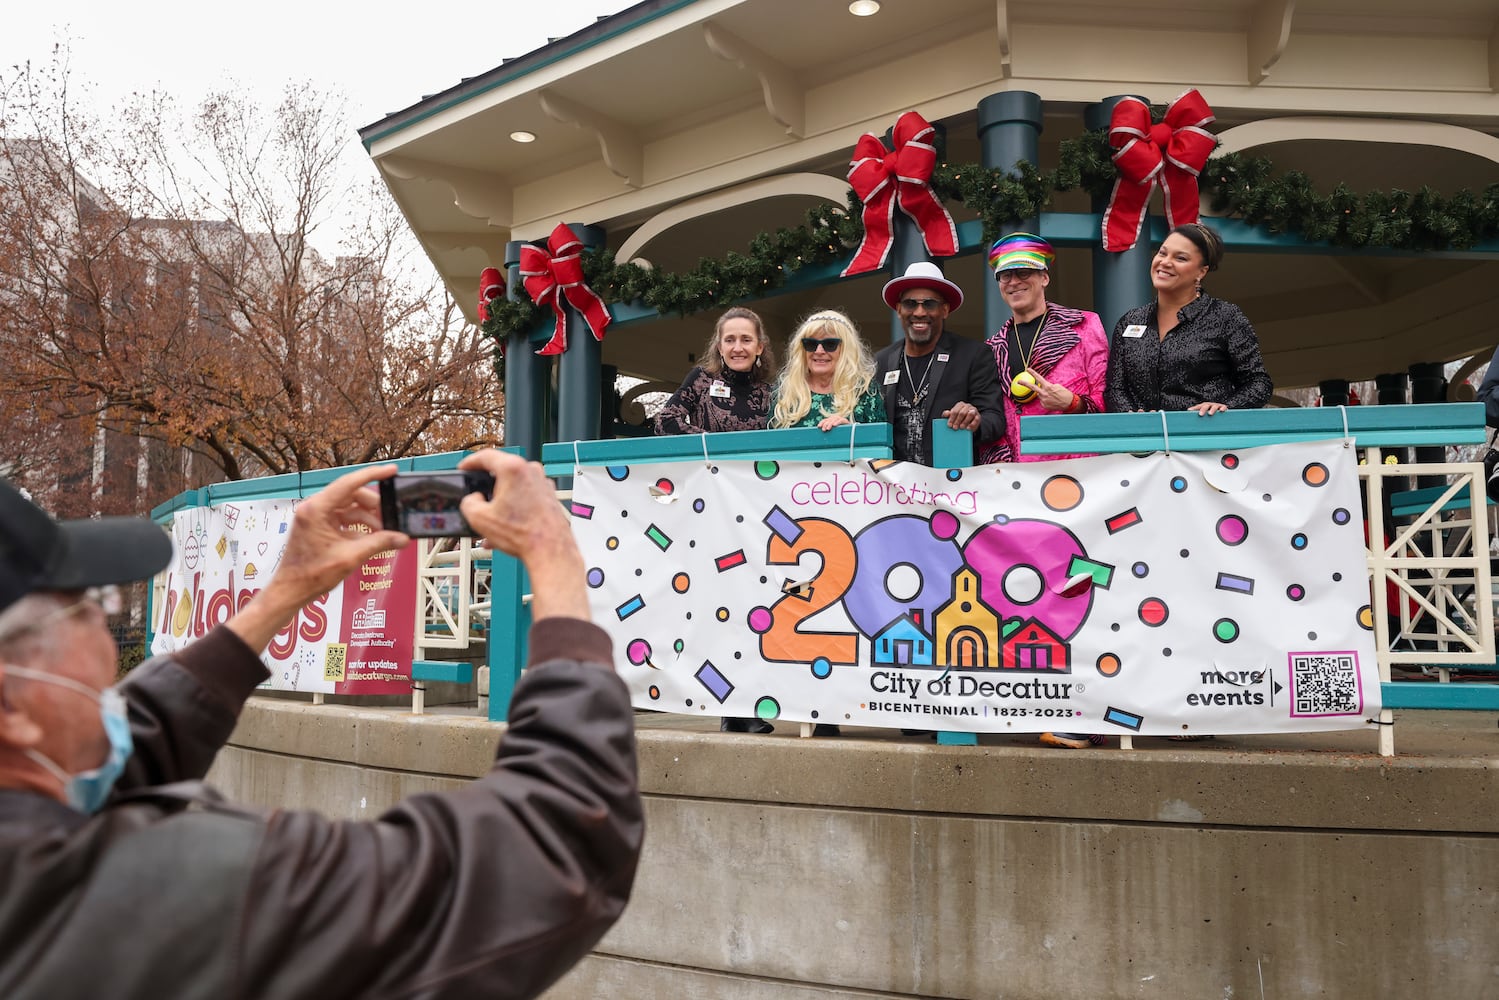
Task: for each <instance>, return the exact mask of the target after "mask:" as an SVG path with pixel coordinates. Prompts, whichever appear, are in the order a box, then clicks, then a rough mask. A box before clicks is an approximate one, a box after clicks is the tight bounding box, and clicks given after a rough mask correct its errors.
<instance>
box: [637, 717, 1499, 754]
mask: <svg viewBox="0 0 1499 1000" xmlns="http://www.w3.org/2000/svg"><path fill="white" fill-rule="evenodd" d="M635 722H636V728H637V729H639V730H641V731H645V730H651V729H667V730H673V731H677V732H702V733H716V732H717V731H718V720H717V719H695V718H691V717H689V716H684V715H668V714H665V713H659V712H645V711H642V712H639V713H637V715H636V720H635ZM800 730H801V727H800V725H799V724H797V723H779V724H777V725H776V731H775V732H774V733H772V734H770V735H769V736H767V737H765V738H766V739H772V740H779V739H797V738H799V734H800ZM839 739H841V740H844V741H850V740H869V741H875V742H880V743H890V742H897V743H920V742H922V740H921V738H919V737H914V736H904V735H902V734H901V733H900V732H899V731H898V730H893V729H868V728H864V727H858V726H845V727H844V729H843V735H842V736H841V737H839ZM979 743H980V744H982V745H984V746H1009V747H1025V746H1037V747H1038V749H1045V750H1046V751H1047V752H1048V753H1059V754H1062V753H1079V752H1086V751H1070V750H1060V749H1052V748H1049V747H1048V748H1040V747H1039V746H1038V745H1037V744H1036V737H1035V736H1034V735H1023V736H1022V735H1015V736H1010V735H990V734H984V735H981V736H980V737H979ZM1118 745H1119V743H1118V741H1117V740H1114V739H1110V740H1109V742H1108V744H1107V746H1108V747H1109V748H1110V749H1117V747H1118ZM1135 749H1137V750H1168V749H1169V750H1181V751H1187V752H1194V753H1198V752H1200V753H1223V752H1225V751H1263V752H1267V753H1288V752H1294V753H1328V754H1337V755H1349V754H1374V753H1376V752H1377V750H1378V736H1377V735H1376V734H1375V733H1374V732H1373V731H1353V732H1336V733H1276V734H1273V735H1256V736H1219V737H1216V738H1215V739H1211V740H1204V741H1202V742H1199V743H1178V742H1175V741H1172V740H1168V739H1165V738H1163V737H1156V736H1137V737H1135ZM1395 752H1396V754H1397V755H1398V756H1401V757H1433V758H1446V759H1469V760H1473V759H1480V760H1488V761H1490V766H1495V767H1499V714H1496V713H1493V712H1435V711H1421V712H1417V711H1403V712H1396V713H1395Z"/></svg>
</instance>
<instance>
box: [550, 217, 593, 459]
mask: <svg viewBox="0 0 1499 1000" xmlns="http://www.w3.org/2000/svg"><path fill="white" fill-rule="evenodd" d="M568 225H569V226H570V227H571V228H572V231H573V232H574V233H576V234H577V236H578V239H579V240H581V241H582V243H583V245H584V246H585V247H587V248H588V249H590V250H593V249H597V248H599V247H601V246H603V245H604V231H603V230H602V229H600V228H598V227H597V226H585V225H582V224H581V223H577V222H571V223H568ZM565 314H566V316H567V350H566V351H564V352H563V354H562V358H561V361H560V363H559V365H558V369H557V440H558V441H595V440H597V439H598V436H599V409H600V406H599V401H600V395H599V392H600V385H601V383H602V367H603V360H602V359H603V345H602V344H600V343H599V342H598V341H597V340H594V339H593V333H592V332H591V331H590V330H589V329H588V324H587V323H586V322H584V320H583V316H582V314H580V313H579V312H578V311H577V310H576V309H574V308H573V307H572V306H571V305H569V306H567V307H566V309H565Z"/></svg>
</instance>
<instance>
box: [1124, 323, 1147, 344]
mask: <svg viewBox="0 0 1499 1000" xmlns="http://www.w3.org/2000/svg"><path fill="white" fill-rule="evenodd" d="M1124 335H1125V336H1126V337H1128V338H1130V339H1131V340H1139V339H1140V338H1141V337H1143V336H1145V327H1143V326H1141V325H1139V324H1138V323H1132V324H1130V325H1129V326H1127V327H1125V328H1124Z"/></svg>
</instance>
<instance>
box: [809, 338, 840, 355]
mask: <svg viewBox="0 0 1499 1000" xmlns="http://www.w3.org/2000/svg"><path fill="white" fill-rule="evenodd" d="M842 346H843V338H842V337H803V338H802V350H804V351H806V352H807V353H808V354H812V353H813V352H815V351H816V350H817V349H818V348H819V347H820V348H822V349H823V350H824V351H827V352H828V353H829V354H832V353H834V352H835V351H837V350H838V348H840V347H842Z"/></svg>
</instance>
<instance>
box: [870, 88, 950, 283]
mask: <svg viewBox="0 0 1499 1000" xmlns="http://www.w3.org/2000/svg"><path fill="white" fill-rule="evenodd" d="M936 131H937V130H936V129H934V128H933V127H932V126H931V125H930V124H928V123H927V120H926V119H925V118H923V117H921V116H920V115H918V114H917V113H916V112H914V111H907V112H906V113H905V114H903V115H901V116H900V118H898V119H897V120H896V122H895V130H894V132H893V133H892V138H893V139H894V140H895V149H894V151H893V152H887V151H886V149H885V144H884V143H883V142H882V141H880V137H879V136H877V135H873V134H871V133H869V132H866V133H864V134H863V135H861V136H860V137H859V142H858V144H857V145H855V146H854V158H853V160H852V161H851V162H850V163H849V167H848V183H849V186H850V187H852V188H853V189H854V193H855V194H857V195H858V196H859V200H860V201H862V202H863V203H864V239H863V240H862V241H861V242H860V243H859V249H858V250H857V251H856V252H855V253H854V259H853V261H852V262H850V263H849V265H848V267H846V268H845V269H844V271H843V277H845V278H846V277H848V276H849V275H852V274H863V273H865V272H866V271H873V270H875V269H876V268H879V267H883V266H884V264H885V258H887V257H888V256H889V255H890V246H891V244H892V243H893V242H894V234H893V228H894V224H895V206H896V205H897V204H899V205H900V210H901V211H902V212H905V213H906V215H908V216H910V218H911V221H913V222H915V223H916V225H917V227H918V228H919V229H920V230H921V239H922V241H923V242H924V243H925V244H926V248H927V252H928V253H930V254H931V255H932V256H933V257H951V256H953V255H954V254H956V253H957V252H958V227H957V226H955V225H953V221H952V216H950V215H948V214H947V209H945V208H943V207H942V202H940V201H938V200H937V196H936V195H935V194H933V193H932V189H931V188H930V187H928V186H927V181H928V180H930V179H931V176H932V168H933V167H935V166H936V165H937V147H936V146H934V145H932V137H933V135H934V134H935V133H936Z"/></svg>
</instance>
